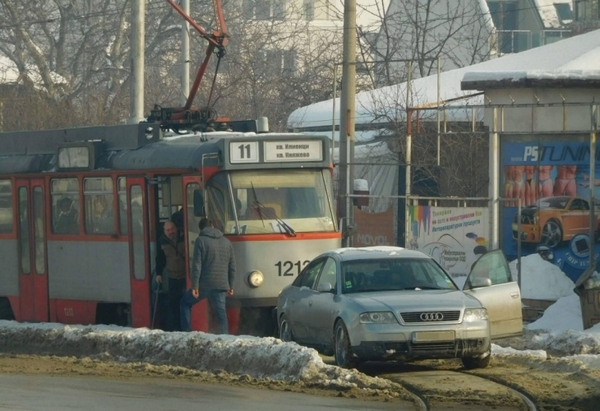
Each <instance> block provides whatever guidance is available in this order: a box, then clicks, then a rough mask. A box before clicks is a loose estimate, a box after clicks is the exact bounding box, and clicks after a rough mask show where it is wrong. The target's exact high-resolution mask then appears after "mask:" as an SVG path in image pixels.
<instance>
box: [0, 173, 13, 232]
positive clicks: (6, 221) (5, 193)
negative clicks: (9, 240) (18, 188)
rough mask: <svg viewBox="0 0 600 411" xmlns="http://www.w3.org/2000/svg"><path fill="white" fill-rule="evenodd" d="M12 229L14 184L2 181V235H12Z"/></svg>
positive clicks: (0, 222)
mask: <svg viewBox="0 0 600 411" xmlns="http://www.w3.org/2000/svg"><path fill="white" fill-rule="evenodd" d="M12 227H13V203H12V183H11V181H10V180H0V233H11V232H12Z"/></svg>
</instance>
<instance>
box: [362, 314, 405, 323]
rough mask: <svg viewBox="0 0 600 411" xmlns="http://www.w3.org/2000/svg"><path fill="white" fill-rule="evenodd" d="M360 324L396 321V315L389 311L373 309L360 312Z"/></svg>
mask: <svg viewBox="0 0 600 411" xmlns="http://www.w3.org/2000/svg"><path fill="white" fill-rule="evenodd" d="M358 318H359V320H360V322H361V324H389V323H397V322H398V320H396V317H394V314H393V313H392V312H391V311H373V312H370V313H362V314H361V315H359V316H358Z"/></svg>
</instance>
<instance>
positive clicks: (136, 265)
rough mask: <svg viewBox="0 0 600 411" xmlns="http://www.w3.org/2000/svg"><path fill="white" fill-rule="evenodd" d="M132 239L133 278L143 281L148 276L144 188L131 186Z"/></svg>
mask: <svg viewBox="0 0 600 411" xmlns="http://www.w3.org/2000/svg"><path fill="white" fill-rule="evenodd" d="M130 194H131V204H130V206H131V237H132V245H133V276H134V278H135V279H136V280H143V279H144V277H145V276H146V263H145V261H146V254H145V249H144V210H143V209H142V204H143V201H142V200H143V197H142V188H141V187H140V186H139V185H132V186H131V193H130Z"/></svg>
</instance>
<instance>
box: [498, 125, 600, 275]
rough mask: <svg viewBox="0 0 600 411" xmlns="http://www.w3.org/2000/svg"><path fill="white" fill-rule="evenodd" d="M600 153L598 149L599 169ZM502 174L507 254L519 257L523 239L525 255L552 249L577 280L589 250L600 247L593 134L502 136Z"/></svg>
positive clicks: (503, 238) (503, 232)
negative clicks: (592, 165)
mask: <svg viewBox="0 0 600 411" xmlns="http://www.w3.org/2000/svg"><path fill="white" fill-rule="evenodd" d="M599 156H600V149H598V148H596V159H595V168H596V170H598V168H599V166H600V164H599V163H598V158H599ZM598 171H600V170H598ZM500 178H501V185H500V187H501V193H500V196H501V197H504V198H505V199H508V200H505V201H503V203H502V206H501V242H502V248H503V250H504V252H505V254H506V255H507V257H508V258H509V259H514V258H516V257H517V251H518V243H517V240H518V238H520V239H521V255H522V256H526V255H528V254H531V253H534V252H536V250H538V249H539V247H541V246H543V247H548V248H550V249H551V250H552V255H553V258H552V262H553V263H555V264H556V265H558V266H559V267H560V268H561V269H562V270H563V271H564V272H565V273H566V274H567V275H568V276H569V277H570V278H571V279H572V280H573V281H576V280H577V278H579V276H580V275H581V274H582V273H583V271H584V270H585V269H586V268H587V267H588V265H589V256H590V252H592V250H595V251H594V252H595V253H596V254H598V253H599V251H600V248H599V247H598V245H597V244H596V242H597V241H596V240H597V238H598V237H599V235H600V231H599V228H600V224H599V223H600V219H599V218H600V209H599V208H598V206H599V204H598V203H596V202H594V203H592V202H591V201H590V198H591V195H590V194H591V189H593V190H594V197H597V196H598V195H599V194H600V187H599V185H600V175H599V174H598V173H596V174H595V176H594V179H595V184H594V185H595V186H596V187H590V180H591V179H590V142H589V135H588V134H586V135H537V136H522V135H519V136H505V135H503V136H502V138H501V177H500ZM510 199H515V200H514V201H511V200H510ZM518 199H521V207H522V210H521V219H520V223H521V224H520V232H519V218H518V215H517V211H518V208H517V206H518ZM592 210H593V213H594V216H593V222H592V221H591V220H590V218H591V213H592ZM591 224H592V225H593V230H594V234H593V235H592V238H591V241H590V225H591Z"/></svg>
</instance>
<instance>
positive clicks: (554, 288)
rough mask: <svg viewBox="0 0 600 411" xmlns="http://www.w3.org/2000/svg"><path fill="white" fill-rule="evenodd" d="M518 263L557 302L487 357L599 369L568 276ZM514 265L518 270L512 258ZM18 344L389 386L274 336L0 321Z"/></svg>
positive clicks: (8, 347)
mask: <svg viewBox="0 0 600 411" xmlns="http://www.w3.org/2000/svg"><path fill="white" fill-rule="evenodd" d="M521 262H522V267H523V269H522V273H521V275H522V284H523V296H524V297H525V298H534V299H535V298H537V299H552V300H557V301H556V303H555V304H553V305H552V306H550V308H548V309H547V310H546V311H545V313H544V315H543V317H542V318H540V319H539V320H538V321H536V322H534V323H531V324H528V325H526V326H525V329H524V337H523V338H519V339H512V340H508V343H507V344H504V346H503V347H501V346H499V345H495V344H494V345H493V346H492V355H493V356H517V357H518V358H519V359H520V361H528V360H529V361H531V362H536V361H537V362H539V361H545V360H546V359H548V358H550V357H557V356H558V357H562V359H564V361H565V363H568V364H570V366H573V364H578V365H576V366H577V367H591V368H597V369H600V324H597V325H596V326H594V327H592V328H591V329H588V330H583V322H582V316H581V308H580V305H579V297H578V296H577V295H576V294H575V293H574V292H573V282H572V281H571V280H570V279H568V278H567V277H566V275H565V274H563V273H562V272H561V271H560V270H558V269H557V268H556V266H554V265H552V264H550V263H548V262H546V261H543V260H542V259H541V258H540V257H539V256H538V255H531V256H528V257H524V258H522V259H521ZM511 268H512V269H513V270H515V268H516V263H515V262H513V263H511ZM24 347H25V348H24ZM15 350H16V351H20V352H23V351H26V352H35V353H43V354H54V355H78V356H93V357H100V358H104V357H106V358H113V359H115V360H117V361H143V362H148V363H152V364H159V365H160V364H168V365H174V366H183V367H188V368H192V369H197V370H203V371H213V372H218V371H226V372H229V373H232V374H237V375H240V376H242V375H249V376H252V377H255V378H269V379H272V380H282V381H302V382H304V383H306V384H311V385H319V386H323V387H356V388H361V389H366V390H384V391H387V390H389V389H390V388H391V387H392V385H394V384H393V383H391V382H390V381H388V380H384V379H380V378H376V377H375V378H374V377H368V376H365V375H364V374H362V373H360V372H358V371H356V370H343V369H340V368H338V367H335V366H332V365H328V364H325V363H324V362H323V359H322V358H321V357H320V356H319V355H318V354H317V352H316V351H315V350H313V349H310V348H306V347H301V346H299V345H297V344H295V343H284V342H282V341H280V340H279V339H276V338H271V337H269V338H258V337H251V336H229V335H212V334H206V333H202V332H191V333H168V332H163V331H160V330H149V329H146V328H142V329H132V328H122V327H115V326H73V325H61V324H21V323H17V322H14V321H0V351H15Z"/></svg>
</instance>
